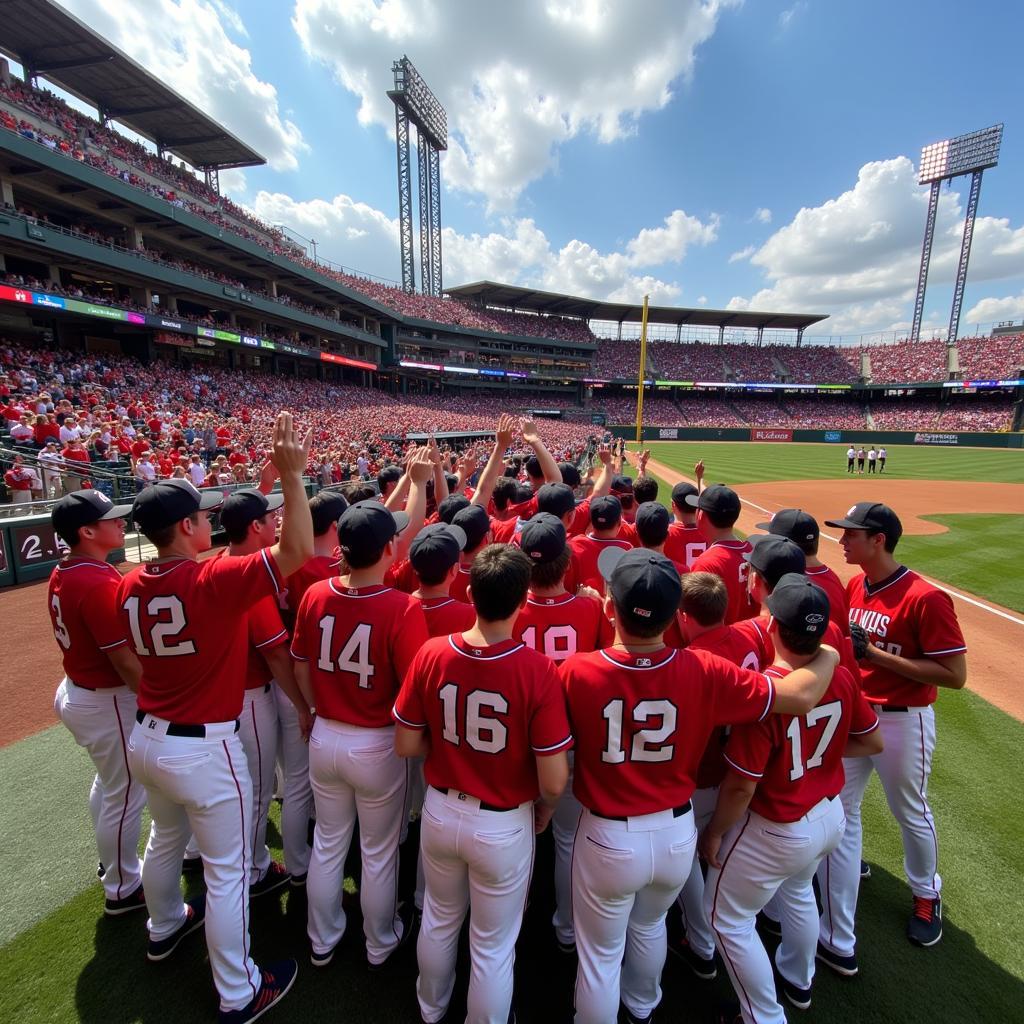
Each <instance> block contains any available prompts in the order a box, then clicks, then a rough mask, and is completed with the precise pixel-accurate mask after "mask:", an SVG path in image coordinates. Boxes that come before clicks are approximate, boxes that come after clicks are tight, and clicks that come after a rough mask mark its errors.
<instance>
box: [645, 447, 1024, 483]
mask: <svg viewBox="0 0 1024 1024" xmlns="http://www.w3.org/2000/svg"><path fill="white" fill-rule="evenodd" d="M637 447H639V446H638V445H630V448H631V449H633V450H636V448H637ZM643 447H645V448H650V450H651V458H653V459H657V460H658V461H659V462H661V463H663V464H664V465H666V466H671V467H672V468H673V469H676V470H678V471H679V472H680V473H683V474H685V475H686V476H690V477H692V476H693V465H694V463H695V462H696V461H697V460H698V459H701V458H702V459H703V460H704V465H705V470H706V475H705V479H706V480H708V481H709V482H711V481H718V480H720V481H723V482H725V483H728V484H751V483H762V482H764V481H768V480H841V479H843V478H844V477H845V476H846V475H847V473H846V447H847V446H846V445H845V444H770V443H754V442H750V441H736V442H732V441H729V442H715V443H711V442H702V441H654V442H649V443H645V444H644V445H643ZM888 452H889V459H888V462H887V463H886V467H885V475H886V476H890V477H894V478H896V479H901V480H990V481H994V482H997V483H1024V450H1012V451H1011V450H1007V449H999V448H924V447H920V448H919V447H913V446H909V445H902V446H900V447H890V448H889V449H888Z"/></svg>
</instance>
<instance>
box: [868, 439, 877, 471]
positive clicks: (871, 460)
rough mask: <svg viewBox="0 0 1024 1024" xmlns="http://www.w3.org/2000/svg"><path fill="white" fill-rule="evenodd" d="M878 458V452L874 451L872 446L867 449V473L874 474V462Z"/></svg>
mask: <svg viewBox="0 0 1024 1024" xmlns="http://www.w3.org/2000/svg"><path fill="white" fill-rule="evenodd" d="M877 458H878V452H877V451H875V446H874V445H872V446H871V447H870V448H869V449H868V473H874V471H875V460H876V459H877Z"/></svg>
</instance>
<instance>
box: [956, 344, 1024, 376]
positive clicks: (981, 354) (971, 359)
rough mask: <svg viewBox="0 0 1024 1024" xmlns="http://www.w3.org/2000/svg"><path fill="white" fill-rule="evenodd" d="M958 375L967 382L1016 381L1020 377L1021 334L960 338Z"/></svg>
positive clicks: (1022, 363) (1022, 359)
mask: <svg viewBox="0 0 1024 1024" xmlns="http://www.w3.org/2000/svg"><path fill="white" fill-rule="evenodd" d="M956 347H957V350H958V352H959V353H960V372H961V374H962V375H963V376H964V377H965V378H966V379H969V380H1008V379H1016V378H1018V377H1020V376H1021V374H1022V373H1024V333H1021V334H1004V335H1001V336H999V337H997V338H960V339H958V340H957V343H956Z"/></svg>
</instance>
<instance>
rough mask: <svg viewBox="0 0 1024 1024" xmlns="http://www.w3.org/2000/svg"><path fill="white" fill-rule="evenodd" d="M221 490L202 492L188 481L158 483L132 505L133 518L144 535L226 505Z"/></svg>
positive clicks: (147, 489) (161, 481)
mask: <svg viewBox="0 0 1024 1024" xmlns="http://www.w3.org/2000/svg"><path fill="white" fill-rule="evenodd" d="M223 502H224V495H223V494H222V493H221V492H220V491H213V490H203V491H199V490H197V489H196V487H195V486H194V485H193V484H192V483H190V482H189V481H188V480H158V481H157V482H156V483H153V484H150V485H149V487H147V488H146V489H145V490H144V491H142V493H141V494H139V495H138V496H137V497H136V499H135V501H134V502H133V503H132V519H133V520H134V521H135V525H136V526H138V528H139V529H140V530H142V532H143V533H146V532H149V531H152V530H162V529H164V528H165V527H168V526H173V525H174V524H175V523H180V522H181V521H182V519H185V518H187V517H188V516H191V515H195V513H196V512H203V511H209V510H210V509H213V508H217V507H218V506H219V505H221V504H223Z"/></svg>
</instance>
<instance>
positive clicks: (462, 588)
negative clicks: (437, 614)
mask: <svg viewBox="0 0 1024 1024" xmlns="http://www.w3.org/2000/svg"><path fill="white" fill-rule="evenodd" d="M469 570H470V567H469V566H468V565H463V564H462V563H461V562H460V563H459V568H458V570H457V571H456V573H455V579H453V580H452V585H451V586H450V587H449V588H448V596H449V597H450V598H452V599H453V600H455V601H459V602H461V603H462V604H470V599H469ZM417 586H419V582H418V581H417ZM415 589H416V587H413V590H415Z"/></svg>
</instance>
